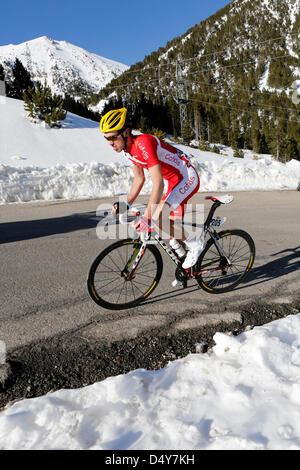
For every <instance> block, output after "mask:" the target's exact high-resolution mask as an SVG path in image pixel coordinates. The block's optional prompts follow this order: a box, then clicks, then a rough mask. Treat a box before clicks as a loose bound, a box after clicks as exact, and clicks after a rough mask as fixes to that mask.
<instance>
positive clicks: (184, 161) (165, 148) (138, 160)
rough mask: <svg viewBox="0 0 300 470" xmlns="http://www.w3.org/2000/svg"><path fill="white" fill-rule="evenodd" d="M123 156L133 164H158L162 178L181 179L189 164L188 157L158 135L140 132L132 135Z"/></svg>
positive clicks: (150, 165)
mask: <svg viewBox="0 0 300 470" xmlns="http://www.w3.org/2000/svg"><path fill="white" fill-rule="evenodd" d="M123 153H124V156H125V157H126V158H127V159H128V160H129V161H130V162H131V163H132V164H133V165H137V166H141V167H143V168H146V169H149V168H151V167H152V166H155V165H157V164H160V166H161V171H162V176H163V179H164V180H168V181H169V180H174V179H177V180H178V181H181V180H182V179H183V178H184V177H185V175H186V171H187V167H189V166H190V163H189V158H188V157H187V156H186V155H185V154H183V153H182V152H180V150H178V149H176V148H175V147H173V146H172V145H170V144H167V143H166V142H164V141H163V140H160V139H159V138H158V137H154V136H153V135H149V134H142V135H139V136H137V137H134V139H133V142H132V144H131V146H130V148H129V149H127V151H126V152H123Z"/></svg>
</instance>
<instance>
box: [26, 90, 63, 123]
mask: <svg viewBox="0 0 300 470" xmlns="http://www.w3.org/2000/svg"><path fill="white" fill-rule="evenodd" d="M23 99H24V101H25V104H24V108H25V111H27V113H28V115H29V116H30V117H31V118H32V119H33V120H40V121H45V122H46V124H48V125H49V127H61V121H63V120H64V119H65V118H66V115H67V113H66V111H64V110H63V99H62V98H61V97H59V96H57V95H53V96H52V92H51V89H50V87H48V86H47V83H46V81H45V83H44V85H42V84H41V83H40V82H37V83H36V84H35V85H34V87H33V88H29V89H28V92H27V93H24V95H23Z"/></svg>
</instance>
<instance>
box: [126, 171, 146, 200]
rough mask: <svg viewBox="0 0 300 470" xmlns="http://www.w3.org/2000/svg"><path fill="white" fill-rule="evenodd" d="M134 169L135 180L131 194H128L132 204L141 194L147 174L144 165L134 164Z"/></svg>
mask: <svg viewBox="0 0 300 470" xmlns="http://www.w3.org/2000/svg"><path fill="white" fill-rule="evenodd" d="M132 171H133V182H132V185H131V189H130V191H129V194H128V196H127V202H128V203H129V204H130V205H132V203H133V202H134V201H135V200H136V198H137V197H138V195H139V194H140V192H141V190H142V187H143V186H144V183H145V175H144V170H143V168H142V167H140V166H136V165H134V166H133V167H132Z"/></svg>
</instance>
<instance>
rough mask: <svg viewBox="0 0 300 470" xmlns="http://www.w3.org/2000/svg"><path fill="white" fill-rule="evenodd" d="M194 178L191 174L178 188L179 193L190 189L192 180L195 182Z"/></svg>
mask: <svg viewBox="0 0 300 470" xmlns="http://www.w3.org/2000/svg"><path fill="white" fill-rule="evenodd" d="M195 179H196V178H195V176H191V177H190V178H189V179H188V181H187V183H185V185H184V186H182V187H181V188H179V192H180V194H185V193H186V192H187V191H188V190H189V189H190V187H191V186H193V184H194V182H195Z"/></svg>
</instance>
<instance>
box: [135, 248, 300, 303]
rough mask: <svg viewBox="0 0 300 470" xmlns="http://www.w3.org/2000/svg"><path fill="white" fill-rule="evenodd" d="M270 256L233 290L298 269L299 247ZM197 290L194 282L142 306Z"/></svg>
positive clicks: (197, 287)
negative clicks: (266, 261) (267, 260)
mask: <svg viewBox="0 0 300 470" xmlns="http://www.w3.org/2000/svg"><path fill="white" fill-rule="evenodd" d="M285 253H286V256H281V257H280V255H282V254H285ZM271 256H276V259H275V260H273V261H270V262H269V263H266V264H263V265H261V266H258V267H256V268H255V267H254V268H252V269H251V271H250V272H249V274H248V276H247V277H246V279H245V281H244V282H242V283H241V284H240V285H239V286H237V287H236V288H235V289H234V290H235V291H239V290H241V289H246V288H247V287H250V286H255V285H257V284H261V283H263V282H268V281H271V280H272V279H276V278H279V277H282V276H285V275H287V274H291V273H293V272H295V271H297V270H299V269H300V246H298V247H296V248H287V249H285V250H282V251H279V252H278V253H273V254H272V255H271ZM199 289H201V288H200V287H199V286H198V285H197V284H195V281H193V285H191V286H190V287H187V288H186V289H183V288H179V289H177V290H176V289H173V290H172V291H168V292H164V293H163V294H159V295H156V296H153V297H151V300H148V301H146V302H143V305H148V304H151V303H155V302H159V301H161V300H166V299H171V298H172V299H174V298H175V297H178V296H182V295H186V294H189V293H191V292H194V291H196V290H199ZM220 295H222V294H220Z"/></svg>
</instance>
